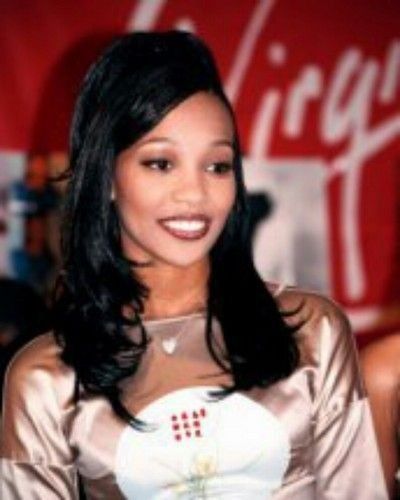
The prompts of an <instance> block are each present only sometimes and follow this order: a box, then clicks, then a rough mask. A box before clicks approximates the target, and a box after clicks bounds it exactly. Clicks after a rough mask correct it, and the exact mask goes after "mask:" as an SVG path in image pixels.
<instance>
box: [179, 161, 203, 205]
mask: <svg viewBox="0 0 400 500" xmlns="http://www.w3.org/2000/svg"><path fill="white" fill-rule="evenodd" d="M206 196H207V187H206V179H205V175H204V172H202V171H201V169H199V168H191V169H182V170H181V171H180V172H179V175H178V176H177V179H176V183H175V186H174V190H173V198H174V201H176V202H180V203H187V204H190V205H199V204H200V203H202V202H203V201H204V200H205V198H206Z"/></svg>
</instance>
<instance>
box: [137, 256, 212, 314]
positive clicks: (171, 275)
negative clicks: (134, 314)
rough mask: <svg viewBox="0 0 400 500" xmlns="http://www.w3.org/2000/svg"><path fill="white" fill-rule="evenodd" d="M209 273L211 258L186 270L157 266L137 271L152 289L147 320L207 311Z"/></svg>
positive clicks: (145, 308)
mask: <svg viewBox="0 0 400 500" xmlns="http://www.w3.org/2000/svg"><path fill="white" fill-rule="evenodd" d="M209 271H210V264H209V260H208V259H204V260H202V261H199V262H197V263H195V264H193V265H192V266H190V267H185V268H179V267H174V266H170V265H165V264H155V265H154V266H152V267H148V268H139V269H137V274H138V277H139V279H140V280H141V281H142V282H143V283H144V284H145V285H146V286H147V287H148V288H149V290H150V294H149V297H148V299H147V300H146V301H145V304H144V314H143V319H155V318H167V317H171V316H181V315H185V314H190V313H192V312H196V311H199V310H202V309H204V308H205V307H206V302H207V294H208V293H207V284H208V277H209Z"/></svg>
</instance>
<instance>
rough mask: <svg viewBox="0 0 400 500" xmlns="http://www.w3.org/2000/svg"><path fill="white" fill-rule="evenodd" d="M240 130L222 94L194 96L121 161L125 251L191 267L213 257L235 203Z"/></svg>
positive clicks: (116, 190)
mask: <svg viewBox="0 0 400 500" xmlns="http://www.w3.org/2000/svg"><path fill="white" fill-rule="evenodd" d="M233 139H234V129H233V123H232V119H231V117H230V114H229V112H228V110H227V109H226V107H225V106H224V104H223V103H222V102H221V101H220V99H218V98H217V97H215V96H213V95H211V94H208V93H205V92H199V93H197V94H194V95H192V96H190V97H189V98H188V99H186V100H185V101H183V102H182V103H181V104H179V105H178V106H177V107H175V108H174V109H173V110H171V111H170V112H169V113H168V114H167V115H166V116H165V117H164V118H163V120H162V121H161V122H160V123H159V124H158V125H157V126H156V127H154V128H153V129H152V130H151V131H150V132H148V133H147V134H146V135H145V136H143V137H142V138H141V139H140V140H139V141H137V142H136V143H134V144H133V145H132V146H130V147H129V148H128V149H126V150H124V151H122V152H121V153H120V154H119V155H118V157H117V161H116V166H115V173H114V179H113V189H112V191H113V192H112V197H113V198H114V200H115V204H116V207H117V211H118V213H119V218H120V224H121V240H122V248H123V252H124V254H125V255H126V256H127V257H128V258H130V259H133V260H135V261H137V262H142V263H143V262H152V263H153V264H160V263H163V264H168V265H172V266H178V267H185V266H190V265H191V264H194V263H198V262H199V261H200V260H202V259H207V258H208V254H209V251H210V249H211V247H212V246H213V244H214V243H215V241H216V240H217V238H218V236H219V234H220V233H221V231H222V229H223V227H224V224H225V221H226V218H227V216H228V214H229V212H230V210H231V208H232V205H233V203H234V199H235V193H236V188H235V178H234V172H233V157H234V151H233Z"/></svg>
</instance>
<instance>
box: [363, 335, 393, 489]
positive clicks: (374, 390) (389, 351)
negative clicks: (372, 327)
mask: <svg viewBox="0 0 400 500" xmlns="http://www.w3.org/2000/svg"><path fill="white" fill-rule="evenodd" d="M399 359H400V335H399V334H395V335H388V336H387V337H384V338H382V339H379V340H377V341H376V342H373V343H371V344H369V345H368V346H367V347H365V348H364V349H363V350H362V351H361V366H362V368H363V373H364V378H365V384H366V387H367V391H368V395H369V399H370V401H371V408H372V416H373V420H374V424H375V429H376V435H377V439H378V445H379V450H380V453H381V457H382V464H383V470H384V473H385V478H386V482H387V485H388V489H389V492H390V494H391V496H393V498H399V496H400V488H399V483H398V482H396V474H397V476H398V475H399V474H398V470H399V464H400V447H399V429H400V398H399V396H400V366H399Z"/></svg>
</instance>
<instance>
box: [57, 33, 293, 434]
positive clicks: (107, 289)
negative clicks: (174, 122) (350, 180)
mask: <svg viewBox="0 0 400 500" xmlns="http://www.w3.org/2000/svg"><path fill="white" fill-rule="evenodd" d="M197 92H210V93H212V94H213V95H215V96H217V97H218V98H219V99H220V100H221V101H222V102H223V103H224V105H225V106H226V108H227V109H228V110H229V112H230V114H231V116H232V120H233V123H235V121H234V115H233V111H232V108H231V106H230V104H229V102H228V100H227V98H226V96H225V94H224V91H223V88H222V84H221V81H220V78H219V75H218V71H217V69H216V65H215V62H214V59H213V57H212V55H211V53H210V51H209V49H208V48H207V47H206V46H205V45H204V43H203V42H202V41H201V40H199V38H197V37H195V36H194V35H192V34H189V33H184V32H178V31H170V32H163V33H154V32H153V33H134V34H129V35H123V36H121V37H119V38H118V39H117V40H116V41H115V42H114V43H113V44H112V45H111V46H110V47H109V48H108V49H107V50H106V51H105V53H104V54H103V55H102V56H101V57H100V59H99V60H98V61H97V62H96V63H95V64H94V65H93V66H92V68H91V69H90V70H89V73H88V74H87V76H86V78H85V80H84V82H83V86H82V89H81V92H80V96H79V99H78V101H77V104H76V108H75V113H74V118H73V123H72V132H71V151H70V168H69V172H68V173H69V175H70V181H69V188H68V192H67V196H66V204H65V214H64V225H63V232H62V250H63V256H64V266H63V271H62V273H61V275H60V280H59V286H58V289H57V294H56V297H57V298H56V303H55V318H56V326H55V334H56V338H57V340H58V341H59V342H60V343H61V345H62V348H63V349H62V357H63V359H64V361H65V362H66V363H68V364H69V365H71V366H72V367H73V368H74V370H75V372H76V375H77V381H78V383H79V386H80V387H83V388H84V389H85V390H86V391H88V392H89V393H94V394H101V395H103V396H105V397H107V398H108V400H109V401H110V403H111V404H112V406H113V408H114V410H115V412H116V413H117V414H118V415H119V416H120V417H122V418H123V419H125V420H127V421H129V422H130V423H131V424H133V425H136V426H138V425H139V426H140V422H139V421H138V420H137V419H135V417H134V416H133V415H131V414H130V413H129V412H128V411H127V410H126V408H125V407H124V405H123V403H122V394H121V392H120V389H119V385H120V384H119V382H120V381H121V380H122V379H123V378H125V377H127V376H130V375H134V374H135V371H136V370H137V368H138V365H139V363H140V360H141V357H142V355H143V353H144V352H145V350H146V347H147V345H148V342H149V339H148V336H147V332H146V329H145V327H144V325H143V323H142V321H141V319H140V313H141V312H143V309H144V307H143V304H144V301H145V300H146V297H148V293H149V290H148V289H147V288H146V286H145V284H144V283H141V282H140V280H139V279H138V277H137V275H136V273H135V266H136V264H135V262H132V261H129V260H128V259H127V258H126V257H124V255H123V254H122V251H121V244H120V229H119V221H118V216H117V213H116V210H115V208H114V206H113V203H112V202H111V201H110V192H111V184H112V176H113V168H114V163H115V159H116V156H117V155H118V154H119V153H120V152H121V151H122V150H124V149H126V148H127V147H129V146H130V145H132V144H133V143H134V142H135V141H137V140H138V139H139V138H140V137H142V136H143V135H144V134H145V133H147V132H148V131H150V130H151V129H152V128H153V127H155V126H156V125H157V124H158V123H159V122H160V121H161V119H162V118H163V117H164V116H165V115H166V114H167V113H168V112H169V111H170V110H171V109H173V108H174V107H175V106H177V105H178V104H179V103H181V102H182V101H184V100H185V99H187V98H188V97H189V96H191V95H193V94H195V93H197ZM234 142H235V144H234V149H235V158H234V173H235V181H236V199H235V202H234V205H233V208H232V210H231V213H230V215H229V216H228V219H227V223H226V225H225V227H224V229H223V231H222V232H221V234H220V236H219V238H218V240H217V241H216V243H215V245H214V247H213V248H212V250H211V254H210V262H211V272H210V277H209V282H208V301H207V316H206V328H205V337H206V341H207V345H208V349H209V351H210V353H211V355H212V356H213V358H214V360H215V361H216V362H217V363H218V364H219V365H220V367H221V368H222V369H223V370H224V371H226V372H228V373H230V374H231V375H232V379H233V383H232V385H231V386H229V387H224V388H222V389H223V390H222V393H221V394H228V393H230V392H232V391H235V390H248V389H250V388H251V387H254V386H263V387H265V386H268V385H270V384H272V383H274V382H276V381H277V380H280V379H281V378H284V377H286V376H288V375H289V374H290V373H292V371H293V370H294V369H295V367H296V366H297V363H298V357H299V354H298V348H297V345H296V340H295V337H294V328H292V327H289V326H288V325H287V324H286V322H285V321H284V319H283V315H282V313H281V312H280V311H279V309H278V306H277V304H276V302H275V300H274V298H273V297H272V296H271V294H270V293H269V291H268V290H267V288H266V286H265V284H264V282H263V281H262V280H261V278H260V276H259V275H258V273H257V271H256V269H255V267H254V264H253V259H252V252H251V248H250V243H249V238H248V233H247V226H248V222H247V220H248V215H249V211H248V206H247V202H246V191H245V187H244V183H243V177H242V165H241V156H240V147H239V140H238V137H237V133H236V132H235V141H234ZM127 305H129V306H130V307H131V310H132V311H133V313H134V314H133V316H132V315H126V313H124V310H125V311H126V306H127ZM124 306H125V307H124ZM128 316H129V317H128ZM213 317H215V318H216V319H217V320H218V321H219V323H220V325H221V329H222V332H223V339H224V343H225V349H222V350H221V349H220V347H221V346H218V345H217V344H216V340H215V338H214V337H213V332H212V328H211V322H212V318H213ZM130 325H133V326H135V327H138V329H139V331H140V336H139V337H140V338H139V339H138V340H137V341H136V342H135V341H133V340H132V339H129V338H128V337H127V336H126V334H125V333H124V332H125V331H126V328H127V327H129V326H130Z"/></svg>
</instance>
